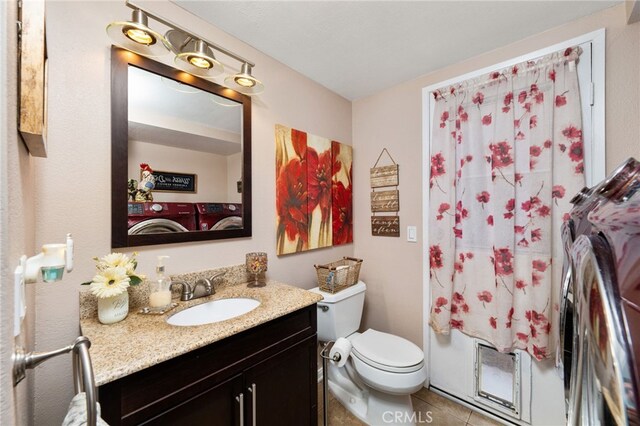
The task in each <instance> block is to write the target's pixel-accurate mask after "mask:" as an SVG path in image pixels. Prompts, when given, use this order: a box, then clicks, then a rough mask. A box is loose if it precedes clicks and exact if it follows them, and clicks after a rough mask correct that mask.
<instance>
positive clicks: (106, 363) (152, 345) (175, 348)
mask: <svg viewBox="0 0 640 426" xmlns="http://www.w3.org/2000/svg"><path fill="white" fill-rule="evenodd" d="M230 297H249V298H253V299H256V300H259V301H260V306H258V307H257V308H256V309H254V310H253V311H251V312H248V313H246V314H244V315H241V316H239V317H236V318H232V319H229V320H226V321H221V322H217V323H213V324H205V325H198V326H192V327H177V326H172V325H169V324H167V323H166V319H167V318H168V317H169V316H171V315H173V314H175V313H177V312H180V311H181V310H184V309H186V308H189V307H191V306H195V305H199V304H201V303H205V302H208V301H211V300H217V299H227V298H230ZM81 300H82V298H81ZM320 300H322V296H320V295H319V294H316V293H312V292H310V291H307V290H304V289H301V288H298V287H293V286H290V285H287V284H283V283H279V282H276V281H268V282H267V285H266V286H264V287H254V288H249V287H247V285H246V283H244V284H234V285H228V286H225V287H223V288H220V289H219V290H218V291H217V292H216V294H214V295H212V296H209V297H203V298H199V299H195V300H192V301H189V302H180V304H179V305H178V307H177V308H175V309H174V310H172V311H170V312H168V313H166V314H164V315H142V314H138V313H137V310H136V309H134V308H131V309H130V312H129V315H128V316H127V318H126V319H125V320H123V321H121V322H119V323H116V324H111V325H103V324H100V323H99V322H98V319H97V317H96V316H95V315H91V316H84V317H82V318H81V319H80V329H81V332H82V334H83V335H84V336H86V337H88V338H89V339H90V340H91V349H90V354H91V361H92V364H93V370H94V374H95V381H96V386H101V385H104V384H105V383H109V382H111V381H114V380H117V379H119V378H121V377H124V376H127V375H129V374H132V373H135V372H137V371H140V370H143V369H145V368H147V367H151V366H153V365H156V364H159V363H161V362H163V361H166V360H169V359H171V358H175V357H177V356H179V355H182V354H185V353H187V352H190V351H192V350H194V349H198V348H201V347H203V346H206V345H208V344H210V343H213V342H217V341H219V340H221V339H224V338H225V337H229V336H232V335H234V334H236V333H240V332H242V331H245V330H248V329H250V328H252V327H255V326H257V325H259V324H263V323H265V322H268V321H270V320H273V319H275V318H278V317H281V316H283V315H286V314H288V313H291V312H294V311H297V310H298V309H301V308H304V307H306V306H309V305H313V304H314V303H317V302H318V301H320Z"/></svg>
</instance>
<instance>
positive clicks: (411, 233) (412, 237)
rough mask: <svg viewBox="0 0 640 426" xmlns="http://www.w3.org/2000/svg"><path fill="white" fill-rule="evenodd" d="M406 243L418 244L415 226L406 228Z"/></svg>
mask: <svg viewBox="0 0 640 426" xmlns="http://www.w3.org/2000/svg"><path fill="white" fill-rule="evenodd" d="M407 241H409V242H410V243H417V242H418V229H417V228H416V227H415V226H407Z"/></svg>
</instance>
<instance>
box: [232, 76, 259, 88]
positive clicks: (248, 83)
mask: <svg viewBox="0 0 640 426" xmlns="http://www.w3.org/2000/svg"><path fill="white" fill-rule="evenodd" d="M234 80H235V82H236V83H238V84H239V85H240V86H243V87H253V86H255V85H256V82H255V81H253V80H252V79H250V78H246V77H236V78H235V79H234Z"/></svg>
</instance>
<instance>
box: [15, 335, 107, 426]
mask: <svg viewBox="0 0 640 426" xmlns="http://www.w3.org/2000/svg"><path fill="white" fill-rule="evenodd" d="M89 347H91V341H90V340H89V339H88V338H86V337H85V336H80V337H78V338H77V339H76V340H75V342H73V344H71V345H69V346H65V347H64V348H60V349H56V350H54V351H49V352H39V353H38V352H29V353H26V352H25V350H24V348H22V347H17V348H16V350H15V352H14V353H13V385H14V386H16V385H17V384H18V383H20V382H21V381H22V379H24V378H25V375H26V371H27V370H29V369H32V368H35V367H37V366H38V365H40V364H42V363H43V362H45V361H47V360H49V359H51V358H54V357H56V356H58V355H62V354H66V353H69V352H73V382H74V383H73V387H74V390H75V392H76V394H78V393H79V392H84V393H85V398H86V402H87V426H96V423H97V421H98V401H97V392H96V385H95V380H94V376H93V366H92V365H91V357H90V356H89Z"/></svg>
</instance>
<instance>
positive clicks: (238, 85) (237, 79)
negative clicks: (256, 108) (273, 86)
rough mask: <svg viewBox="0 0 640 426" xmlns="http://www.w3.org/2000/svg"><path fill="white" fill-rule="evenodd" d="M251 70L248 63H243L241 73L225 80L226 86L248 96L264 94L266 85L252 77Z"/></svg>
mask: <svg viewBox="0 0 640 426" xmlns="http://www.w3.org/2000/svg"><path fill="white" fill-rule="evenodd" d="M251 68H252V67H251V65H250V64H248V63H247V62H245V63H243V64H242V68H241V69H240V72H239V73H237V74H234V75H230V76H228V77H227V78H225V80H224V82H225V84H226V85H227V86H229V87H230V88H232V89H234V90H237V91H238V92H241V93H244V94H246V95H256V94H258V93H262V91H263V90H264V85H263V84H262V82H261V81H260V80H258V79H257V78H255V77H254V76H252V75H251Z"/></svg>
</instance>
